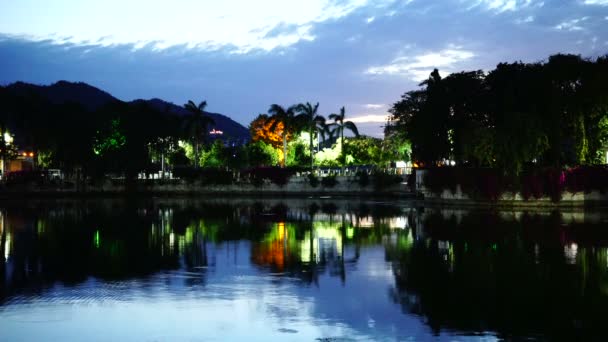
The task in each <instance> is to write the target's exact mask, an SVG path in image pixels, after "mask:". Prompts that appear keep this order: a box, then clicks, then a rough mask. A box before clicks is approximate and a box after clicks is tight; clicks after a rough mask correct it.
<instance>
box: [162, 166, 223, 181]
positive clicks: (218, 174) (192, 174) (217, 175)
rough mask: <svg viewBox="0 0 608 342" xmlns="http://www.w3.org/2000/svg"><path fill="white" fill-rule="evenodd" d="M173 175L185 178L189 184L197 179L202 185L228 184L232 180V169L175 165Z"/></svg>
mask: <svg viewBox="0 0 608 342" xmlns="http://www.w3.org/2000/svg"><path fill="white" fill-rule="evenodd" d="M173 175H174V176H175V177H178V178H181V179H183V180H185V181H186V182H187V183H189V184H192V183H194V182H195V181H197V180H198V181H200V182H201V184H204V185H209V184H217V185H228V184H232V183H233V182H234V177H233V174H232V171H229V170H225V169H220V168H194V167H190V166H184V167H175V168H174V169H173Z"/></svg>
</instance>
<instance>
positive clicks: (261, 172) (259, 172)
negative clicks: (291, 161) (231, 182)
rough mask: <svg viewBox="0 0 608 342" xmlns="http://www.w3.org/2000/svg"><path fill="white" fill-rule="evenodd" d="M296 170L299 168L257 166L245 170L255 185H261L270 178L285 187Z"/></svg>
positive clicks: (274, 182)
mask: <svg viewBox="0 0 608 342" xmlns="http://www.w3.org/2000/svg"><path fill="white" fill-rule="evenodd" d="M296 171H297V169H294V168H280V167H256V168H252V169H249V170H247V171H245V172H244V174H245V175H247V176H248V177H249V180H250V181H251V183H252V184H253V185H255V186H261V185H262V184H264V181H265V180H268V181H270V182H271V183H273V184H276V185H278V186H280V187H283V186H284V185H285V184H287V182H288V181H289V179H290V178H291V176H293V175H294V174H295V173H296Z"/></svg>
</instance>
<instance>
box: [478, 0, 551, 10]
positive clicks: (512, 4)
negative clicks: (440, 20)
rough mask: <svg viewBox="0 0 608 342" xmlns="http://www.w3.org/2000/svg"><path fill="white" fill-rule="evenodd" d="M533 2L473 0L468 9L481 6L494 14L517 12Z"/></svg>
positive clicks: (532, 0)
mask: <svg viewBox="0 0 608 342" xmlns="http://www.w3.org/2000/svg"><path fill="white" fill-rule="evenodd" d="M469 2H470V0H469ZM535 2H536V1H535V0H475V1H474V2H473V4H472V5H471V6H470V7H469V9H472V8H475V7H480V6H481V7H483V8H486V9H488V10H491V11H496V12H506V11H518V10H521V9H523V8H526V7H530V6H531V5H532V4H533V3H535ZM543 4H544V3H543ZM540 6H542V5H540Z"/></svg>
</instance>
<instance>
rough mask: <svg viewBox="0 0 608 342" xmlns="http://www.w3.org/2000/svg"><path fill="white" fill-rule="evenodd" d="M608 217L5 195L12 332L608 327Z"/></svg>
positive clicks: (145, 336)
mask: <svg viewBox="0 0 608 342" xmlns="http://www.w3.org/2000/svg"><path fill="white" fill-rule="evenodd" d="M607 222H608V215H606V214H604V213H603V211H601V210H594V211H590V212H574V213H572V212H562V213H560V212H494V211H473V212H471V211H459V210H452V211H447V210H437V209H428V208H427V209H426V210H422V209H417V208H412V207H411V206H410V205H409V204H408V203H399V202H378V201H375V202H374V201H362V200H332V199H309V200H261V201H256V200H245V199H226V200H222V199H216V200H193V199H172V200H168V199H155V200H86V201H27V202H25V201H24V202H3V203H0V230H1V240H0V243H1V244H0V340H2V341H4V340H6V341H41V340H65V341H67V340H70V341H72V340H86V341H118V340H133V341H181V340H186V341H214V340H217V341H220V340H221V341H223V340H239V341H243V340H247V341H254V340H259V341H269V340H281V341H284V340H285V341H314V340H331V341H353V340H354V341H357V340H365V341H367V340H389V341H392V340H402V341H412V340H421V341H427V340H439V341H443V340H445V341H454V340H456V341H468V340H484V341H487V340H497V339H518V340H519V339H540V340H552V339H579V340H581V339H585V340H593V339H595V340H605V337H606V336H605V335H606V332H605V326H606V323H608V322H607V320H608V318H607V317H608V249H607V248H606V247H607V243H608V230H607V229H608V225H607Z"/></svg>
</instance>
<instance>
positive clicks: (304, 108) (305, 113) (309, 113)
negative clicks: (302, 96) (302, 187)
mask: <svg viewBox="0 0 608 342" xmlns="http://www.w3.org/2000/svg"><path fill="white" fill-rule="evenodd" d="M318 109H319V102H317V103H316V104H315V105H314V106H313V105H311V104H310V102H306V104H302V103H301V104H299V105H298V106H297V111H298V112H299V113H300V115H301V116H302V118H303V120H304V121H305V123H306V126H307V127H306V128H307V130H308V132H309V133H310V137H309V140H310V144H309V149H310V169H311V170H312V169H313V167H314V160H315V157H314V156H315V154H314V145H313V136H314V133H315V132H317V131H318V128H319V126H321V127H323V125H324V124H325V118H324V117H323V116H321V115H317V110H318Z"/></svg>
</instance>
